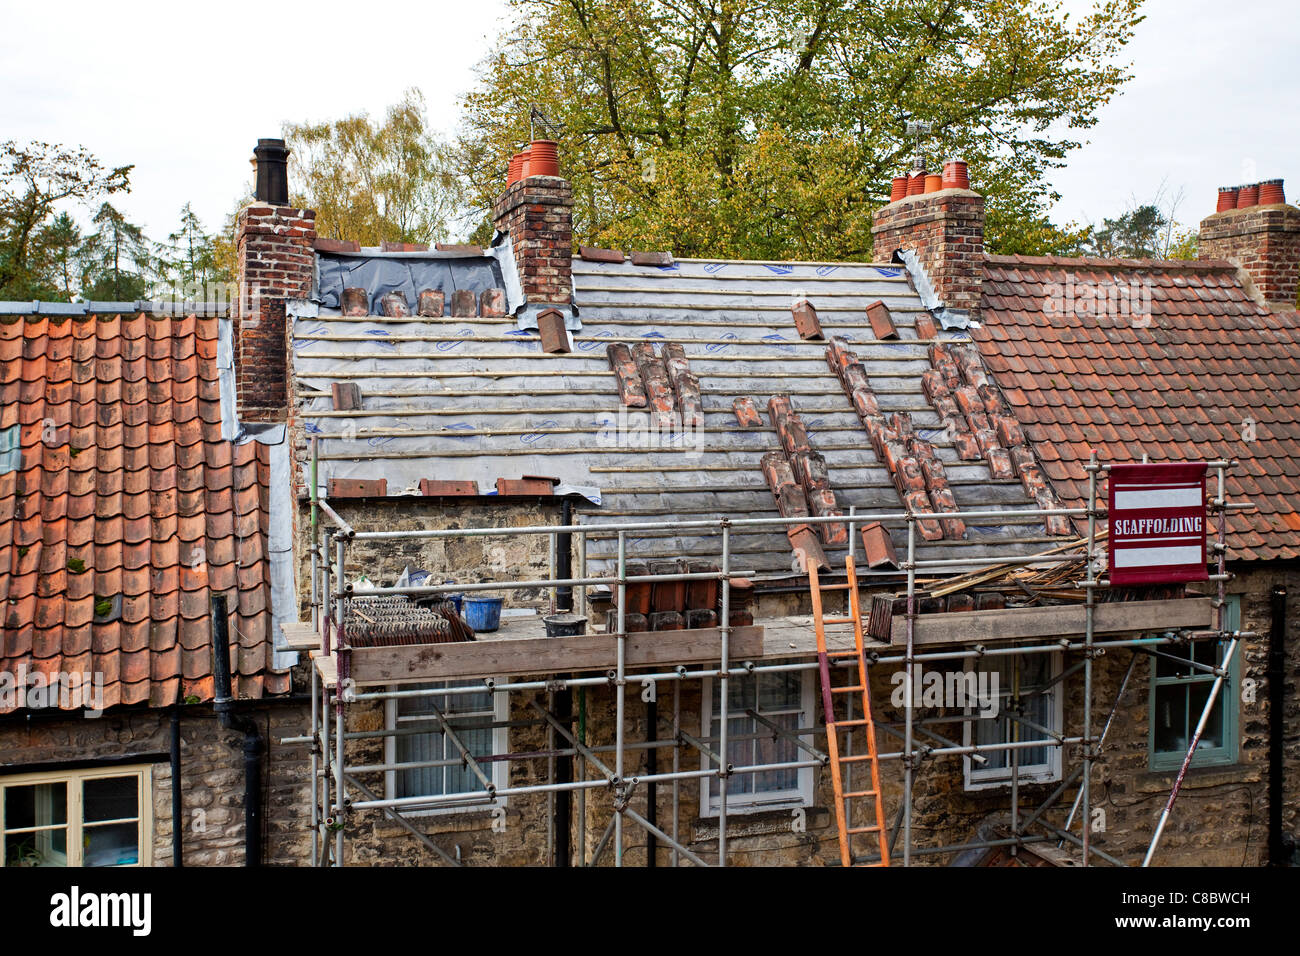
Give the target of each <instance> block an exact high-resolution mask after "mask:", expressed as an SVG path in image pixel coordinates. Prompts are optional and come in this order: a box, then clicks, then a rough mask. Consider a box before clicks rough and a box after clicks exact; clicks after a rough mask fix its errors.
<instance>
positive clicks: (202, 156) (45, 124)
mask: <svg viewBox="0 0 1300 956" xmlns="http://www.w3.org/2000/svg"><path fill="white" fill-rule="evenodd" d="M1066 6H1067V8H1068V9H1072V10H1080V9H1082V8H1085V7H1086V6H1088V4H1087V3H1086V2H1085V0H1066ZM504 10H505V4H504V0H473V2H470V3H448V2H435V3H427V2H426V3H419V4H416V3H411V4H401V5H382V6H381V5H374V6H369V5H366V4H358V3H356V2H350V3H342V2H336V0H316V2H313V3H311V4H310V5H309V4H306V3H302V2H301V0H299V2H297V3H294V4H287V3H277V2H275V0H259V2H249V0H227V2H225V3H223V4H220V5H218V6H216V7H213V6H210V5H209V6H191V5H188V4H180V3H175V2H171V3H153V2H129V0H119V2H116V3H103V2H102V0H97V2H85V0H56V2H45V3H32V2H30V0H0V31H2V35H0V140H4V139H17V140H19V141H23V140H47V141H53V142H62V143H68V144H82V145H84V146H86V147H87V148H88V149H89V150H90V151H91V152H92V153H94V154H95V155H97V156H98V157H99V158H100V160H101V161H102V162H103V163H104V164H105V165H118V164H126V163H134V164H135V167H136V168H135V170H134V172H133V174H132V177H131V178H132V183H133V188H132V191H131V193H130V195H128V196H123V197H118V199H115V200H114V201H115V202H116V203H118V205H119V206H120V207H121V208H122V209H123V210H124V211H125V212H126V213H127V215H128V217H130V218H132V219H133V220H135V221H137V222H139V223H141V224H142V225H144V226H145V229H146V232H147V233H148V234H149V235H150V236H151V237H152V238H155V239H161V238H162V237H164V236H165V235H166V234H167V233H168V232H170V231H171V230H172V229H173V228H175V224H176V221H177V218H178V213H179V210H180V207H181V206H182V205H183V204H184V203H185V202H186V201H190V202H192V203H193V205H194V208H195V210H196V212H198V214H199V216H200V217H201V218H202V219H203V221H204V223H205V224H206V225H207V227H208V228H209V230H214V229H216V228H217V227H219V226H220V224H221V222H222V220H223V218H224V217H225V215H226V214H227V213H228V212H229V210H230V208H231V205H232V203H233V201H234V197H236V196H237V195H239V194H240V193H241V192H242V191H243V188H244V185H245V183H246V182H247V181H248V180H249V177H250V176H251V169H250V166H249V162H248V160H249V157H250V156H251V154H252V147H253V146H254V145H255V143H256V141H257V139H258V138H259V137H262V136H277V135H279V130H280V127H281V124H282V123H284V122H285V121H303V120H322V119H333V118H337V117H340V116H344V115H347V114H349V113H353V112H356V111H359V110H367V111H369V112H370V113H371V114H372V115H379V114H382V112H383V110H384V109H385V107H387V106H388V105H389V104H390V103H392V102H394V101H396V100H397V99H398V97H399V96H400V95H401V93H402V91H403V90H404V89H406V88H407V87H410V86H416V87H419V88H420V89H421V90H422V91H423V92H424V95H425V98H426V100H427V104H428V109H429V115H430V120H431V121H432V123H433V124H434V125H435V126H437V127H439V128H441V129H443V130H446V131H448V132H450V131H451V130H452V129H453V128H454V127H455V125H456V123H457V120H458V114H459V106H458V99H459V96H460V95H461V94H462V93H463V92H464V91H466V90H467V89H468V88H469V86H470V85H471V83H472V80H473V77H472V73H471V69H472V67H473V65H474V64H475V63H476V62H477V61H478V60H479V59H480V58H481V57H482V56H483V55H484V54H485V53H486V52H487V50H488V49H489V45H490V41H489V38H490V37H491V36H492V35H494V34H495V32H496V28H497V23H498V18H499V17H501V16H502V15H503V13H504ZM1298 10H1300V7H1298V6H1297V5H1296V3H1295V0H1237V2H1235V3H1232V4H1225V3H1222V2H1215V0H1148V2H1147V5H1146V13H1147V20H1146V21H1145V22H1144V23H1143V24H1142V25H1141V26H1139V28H1138V33H1137V37H1136V39H1135V40H1134V42H1133V43H1132V44H1130V46H1129V47H1128V48H1127V50H1126V56H1127V57H1128V58H1130V59H1131V60H1133V61H1134V63H1135V73H1136V77H1135V79H1133V80H1132V81H1131V82H1130V83H1129V84H1128V86H1127V87H1126V88H1125V90H1124V92H1123V93H1122V94H1121V95H1120V96H1119V97H1118V98H1117V99H1116V100H1115V101H1113V102H1112V103H1111V104H1110V105H1109V106H1107V107H1106V108H1105V109H1104V110H1103V111H1102V113H1101V120H1100V122H1099V123H1098V124H1097V126H1095V127H1094V128H1093V129H1091V130H1086V131H1082V132H1083V134H1084V135H1085V136H1086V137H1087V139H1088V140H1089V143H1088V144H1087V145H1086V146H1084V147H1083V148H1082V149H1080V150H1078V151H1076V152H1075V153H1074V154H1073V155H1072V156H1071V158H1070V161H1069V165H1068V167H1067V168H1066V169H1064V170H1060V171H1058V172H1057V173H1055V174H1054V176H1053V183H1054V185H1055V187H1056V189H1057V190H1058V191H1059V192H1060V193H1061V195H1062V198H1061V201H1060V203H1059V204H1058V206H1057V208H1056V210H1055V212H1054V215H1055V217H1056V218H1057V219H1058V220H1060V221H1062V222H1064V221H1069V220H1075V221H1079V222H1082V221H1086V220H1091V221H1094V222H1099V221H1100V220H1101V219H1102V218H1103V217H1105V216H1114V215H1116V214H1118V213H1119V212H1122V211H1123V210H1124V208H1125V206H1126V205H1127V204H1128V203H1129V202H1130V201H1131V200H1134V199H1136V200H1139V201H1141V200H1147V199H1149V198H1151V197H1152V196H1154V195H1155V193H1156V191H1157V190H1158V189H1159V188H1160V185H1161V182H1162V181H1163V180H1167V182H1168V188H1169V189H1170V190H1171V191H1175V192H1176V191H1177V190H1178V189H1180V188H1182V189H1184V190H1185V194H1186V197H1185V200H1184V202H1183V205H1182V207H1181V208H1180V209H1179V218H1180V219H1182V220H1183V221H1184V222H1187V223H1195V222H1196V221H1198V220H1199V219H1200V218H1201V217H1203V216H1205V215H1207V214H1209V213H1210V212H1213V210H1214V199H1215V189H1216V187H1217V186H1219V185H1232V184H1235V183H1237V182H1239V181H1254V180H1255V179H1261V178H1263V179H1268V178H1275V177H1284V176H1286V175H1287V174H1288V173H1290V174H1292V181H1291V182H1289V183H1288V186H1289V188H1290V197H1291V198H1293V199H1295V198H1300V169H1291V168H1289V167H1288V163H1290V162H1294V161H1297V160H1300V148H1298V147H1300V131H1298V130H1297V123H1296V108H1295V104H1296V103H1297V102H1300V71H1297V70H1296V69H1295V67H1294V42H1295V33H1296V27H1297V25H1300V12H1297V11H1298ZM275 63H286V64H287V66H288V68H287V69H281V68H277V67H275V66H272V65H271V64H275Z"/></svg>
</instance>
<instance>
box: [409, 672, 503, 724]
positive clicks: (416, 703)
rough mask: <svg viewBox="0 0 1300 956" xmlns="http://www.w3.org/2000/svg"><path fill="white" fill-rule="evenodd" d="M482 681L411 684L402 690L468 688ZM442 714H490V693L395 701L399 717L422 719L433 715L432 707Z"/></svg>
mask: <svg viewBox="0 0 1300 956" xmlns="http://www.w3.org/2000/svg"><path fill="white" fill-rule="evenodd" d="M481 683H483V682H482V681H475V680H453V681H445V682H442V683H432V684H413V685H409V686H406V687H403V688H402V690H431V689H433V688H435V687H469V686H471V685H474V684H481ZM435 704H436V705H437V707H438V709H439V710H441V711H442V712H443V713H444V714H465V713H478V712H479V711H488V712H491V710H492V708H493V704H492V693H491V691H486V690H485V691H480V692H479V693H477V694H441V695H437V696H430V697H399V698H398V699H397V715H398V716H399V717H422V716H425V715H428V714H432V713H434V705H435Z"/></svg>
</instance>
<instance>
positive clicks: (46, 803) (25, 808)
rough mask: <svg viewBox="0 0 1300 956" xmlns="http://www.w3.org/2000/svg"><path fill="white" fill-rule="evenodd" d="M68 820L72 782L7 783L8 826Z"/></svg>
mask: <svg viewBox="0 0 1300 956" xmlns="http://www.w3.org/2000/svg"><path fill="white" fill-rule="evenodd" d="M67 822H68V785H67V784H66V783H64V782H62V781H60V782H58V783H35V784H27V785H25V786H13V787H5V829H6V830H19V829H23V828H25V827H48V826H55V825H59V824H64V823H67Z"/></svg>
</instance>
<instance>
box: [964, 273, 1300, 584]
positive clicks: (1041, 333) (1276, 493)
mask: <svg viewBox="0 0 1300 956" xmlns="http://www.w3.org/2000/svg"><path fill="white" fill-rule="evenodd" d="M981 307H982V310H983V315H984V325H983V327H982V328H981V329H979V330H977V331H976V332H975V333H974V336H973V337H974V339H975V341H976V343H977V344H978V346H979V349H980V352H981V353H982V355H983V357H984V361H985V364H986V365H987V367H988V368H989V370H990V371H991V372H992V373H993V376H994V378H995V379H996V380H997V382H998V384H999V385H1000V386H1001V387H1002V393H1003V395H1004V396H1005V397H1006V399H1007V401H1008V402H1009V403H1010V404H1011V406H1012V408H1013V409H1014V411H1015V415H1016V417H1017V419H1018V420H1019V422H1020V424H1021V427H1022V428H1023V430H1024V432H1025V435H1026V437H1027V438H1028V439H1029V440H1030V442H1031V443H1032V444H1033V446H1034V450H1035V451H1036V452H1037V453H1038V457H1039V460H1040V461H1041V462H1042V465H1043V468H1044V470H1045V471H1046V473H1047V477H1048V478H1049V479H1050V480H1051V482H1052V485H1053V487H1054V488H1055V489H1056V490H1057V492H1058V493H1059V494H1060V496H1061V497H1062V498H1063V499H1065V502H1066V504H1067V505H1069V506H1078V505H1080V504H1082V503H1085V500H1086V497H1087V493H1088V482H1087V473H1086V472H1085V471H1084V466H1085V465H1086V464H1087V461H1088V457H1089V452H1090V450H1091V449H1094V448H1095V449H1097V452H1098V456H1099V458H1100V460H1101V461H1103V462H1127V461H1135V460H1137V461H1140V460H1141V457H1142V455H1144V454H1145V455H1147V456H1148V457H1149V458H1150V460H1151V461H1188V460H1192V461H1195V460H1210V459H1215V458H1221V457H1226V458H1236V459H1237V460H1238V461H1240V463H1241V465H1240V467H1239V468H1237V469H1234V470H1233V471H1232V472H1230V477H1229V479H1228V494H1229V497H1230V498H1235V499H1237V500H1241V499H1249V500H1250V501H1252V502H1253V503H1254V504H1255V506H1256V510H1254V511H1250V512H1234V513H1232V514H1231V515H1230V518H1229V549H1230V554H1231V555H1232V556H1233V557H1234V558H1239V559H1247V560H1267V559H1274V558H1295V557H1300V513H1298V512H1297V507H1298V506H1300V487H1297V485H1298V483H1300V399H1297V396H1298V395H1300V323H1298V322H1297V321H1296V316H1295V315H1294V314H1292V315H1290V316H1287V315H1275V314H1272V313H1270V312H1269V311H1268V310H1267V309H1265V308H1264V307H1263V306H1261V305H1259V304H1257V303H1256V302H1255V301H1254V300H1253V299H1252V298H1251V297H1250V295H1249V294H1248V293H1247V290H1246V289H1245V288H1244V287H1243V285H1242V283H1241V280H1240V279H1239V277H1238V273H1237V270H1236V269H1235V267H1233V266H1231V265H1230V264H1228V263H1226V262H1214V261H1207V262H1151V261H1138V260H1122V259H1121V260H1114V259H1062V258H1057V257H1028V256H990V257H988V258H987V260H986V262H985V269H984V285H983V301H982V306H981Z"/></svg>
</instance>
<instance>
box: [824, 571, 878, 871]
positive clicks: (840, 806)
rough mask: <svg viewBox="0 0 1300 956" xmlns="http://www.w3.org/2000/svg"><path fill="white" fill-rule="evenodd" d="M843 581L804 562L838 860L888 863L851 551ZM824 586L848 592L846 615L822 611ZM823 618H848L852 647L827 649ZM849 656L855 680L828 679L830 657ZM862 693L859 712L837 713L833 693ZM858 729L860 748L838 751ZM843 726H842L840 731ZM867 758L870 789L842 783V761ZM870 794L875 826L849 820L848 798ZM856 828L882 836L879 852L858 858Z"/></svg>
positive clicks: (828, 621) (831, 620)
mask: <svg viewBox="0 0 1300 956" xmlns="http://www.w3.org/2000/svg"><path fill="white" fill-rule="evenodd" d="M845 574H846V577H847V582H846V583H845V584H821V583H820V582H819V581H818V576H817V568H816V566H815V565H813V564H812V563H810V564H809V568H808V587H809V589H810V590H811V592H812V609H813V624H814V625H815V627H816V629H817V662H818V665H819V669H820V670H821V677H822V708H823V710H825V712H826V714H825V716H826V743H827V750H828V751H829V753H830V762H831V784H832V786H833V787H834V790H835V825H836V828H837V829H838V830H839V836H840V862H841V864H843V865H844V866H889V839H888V836H887V833H886V830H885V803H884V799H883V797H882V796H881V793H880V760H879V756H878V753H879V752H878V751H877V749H876V725H875V722H874V720H873V719H872V717H871V688H870V685H869V677H868V673H867V661H866V655H865V653H864V652H863V649H862V610H861V607H860V605H859V603H858V576H857V570H856V568H855V566H854V562H853V557H852V556H849V557H848V558H847V559H846V561H845ZM823 591H847V592H848V608H849V616H848V617H830V618H828V617H826V616H825V615H824V612H823V610H822V592H823ZM827 624H852V625H853V649H852V650H842V651H828V650H827V649H826V625H827ZM849 658H851V659H852V660H853V661H854V667H853V668H851V670H854V671H856V673H857V677H856V679H855V680H854V682H852V683H849V684H846V685H843V686H839V687H836V686H834V685H833V684H832V683H831V662H832V661H835V660H844V659H849ZM859 693H860V694H861V695H862V716H861V717H860V718H854V719H850V720H836V719H835V697H836V695H838V694H859ZM858 728H861V729H862V732H863V734H864V735H865V736H866V740H867V752H866V753H864V754H853V753H847V754H842V753H840V747H841V743H842V742H847V741H848V740H849V739H850V737H851V734H852V732H853V731H854V730H857V729H858ZM841 731H845V733H843V734H842V735H841ZM863 762H867V763H870V765H871V789H869V790H850V791H847V792H846V791H845V789H844V777H845V776H846V774H845V769H844V768H845V765H848V766H849V768H850V769H851V767H852V765H853V764H857V763H863ZM866 799H870V800H871V801H872V802H873V803H874V804H875V810H876V822H875V824H874V825H873V826H858V827H855V826H853V813H852V805H851V801H853V800H866ZM859 833H875V834H876V835H877V838H878V839H879V841H880V858H879V859H878V860H875V859H873V860H871V861H870V862H858V861H857V860H855V859H854V857H853V854H852V850H851V839H852V837H853V836H854V835H856V834H859Z"/></svg>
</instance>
